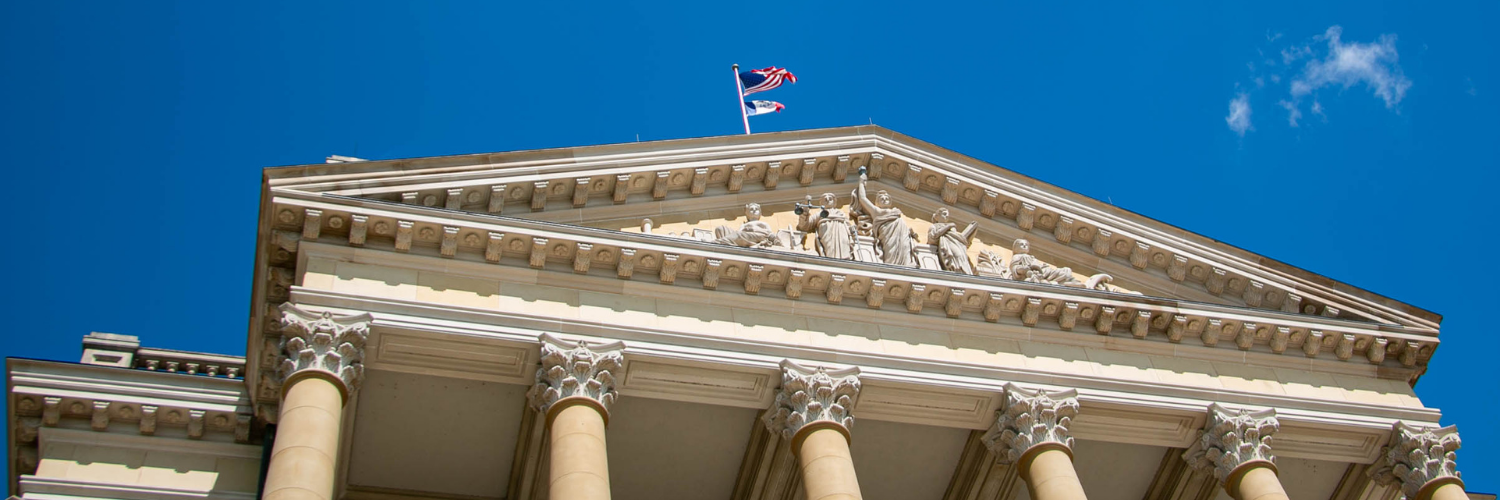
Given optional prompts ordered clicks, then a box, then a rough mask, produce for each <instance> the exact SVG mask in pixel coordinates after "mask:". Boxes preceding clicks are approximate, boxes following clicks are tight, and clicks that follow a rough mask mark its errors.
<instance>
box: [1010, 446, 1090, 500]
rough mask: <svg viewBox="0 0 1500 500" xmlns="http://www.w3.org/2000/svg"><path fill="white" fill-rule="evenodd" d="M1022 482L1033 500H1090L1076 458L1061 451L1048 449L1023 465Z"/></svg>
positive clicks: (1021, 463) (1022, 461) (1021, 465)
mask: <svg viewBox="0 0 1500 500" xmlns="http://www.w3.org/2000/svg"><path fill="white" fill-rule="evenodd" d="M1020 467H1021V469H1020V474H1021V479H1022V480H1023V481H1026V490H1027V492H1029V493H1030V494H1031V498H1032V499H1034V500H1087V496H1086V495H1084V493H1083V483H1082V482H1080V481H1079V480H1078V471H1076V470H1074V469H1073V459H1072V458H1069V457H1068V454H1067V453H1064V452H1063V451H1062V450H1059V449H1046V450H1042V451H1040V452H1037V453H1036V455H1035V456H1034V457H1032V458H1031V459H1030V461H1027V460H1026V459H1024V458H1023V459H1022V460H1021V462H1020Z"/></svg>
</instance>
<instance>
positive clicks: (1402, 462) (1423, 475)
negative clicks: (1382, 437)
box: [1370, 422, 1463, 500]
mask: <svg viewBox="0 0 1500 500" xmlns="http://www.w3.org/2000/svg"><path fill="white" fill-rule="evenodd" d="M1392 431H1393V432H1392V436H1391V444H1390V446H1386V447H1385V450H1384V452H1383V453H1381V456H1380V459H1379V460H1377V461H1376V462H1375V465H1374V466H1373V467H1371V468H1370V477H1371V478H1372V479H1374V480H1375V482H1377V483H1380V484H1383V485H1386V484H1391V483H1394V482H1400V483H1401V492H1402V493H1405V494H1406V498H1408V499H1411V500H1417V499H1421V498H1427V497H1424V496H1423V495H1422V494H1426V495H1431V492H1432V491H1433V490H1435V489H1437V487H1438V486H1442V485H1444V484H1449V483H1453V484H1458V485H1459V486H1463V480H1461V479H1459V474H1458V469H1457V465H1456V464H1455V462H1454V458H1455V455H1454V453H1453V452H1454V451H1456V450H1458V447H1459V445H1460V444H1462V443H1461V442H1459V439H1458V427H1457V426H1452V425H1450V426H1447V427H1443V428H1441V429H1439V428H1434V427H1416V426H1412V425H1408V424H1407V423H1406V422H1396V425H1395V428H1394V429H1393V430H1392Z"/></svg>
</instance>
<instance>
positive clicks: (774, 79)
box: [740, 66, 797, 95]
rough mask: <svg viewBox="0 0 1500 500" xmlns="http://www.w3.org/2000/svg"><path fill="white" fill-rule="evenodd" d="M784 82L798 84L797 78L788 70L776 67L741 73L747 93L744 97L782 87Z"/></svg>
mask: <svg viewBox="0 0 1500 500" xmlns="http://www.w3.org/2000/svg"><path fill="white" fill-rule="evenodd" d="M783 81H789V82H792V83H797V77H796V76H795V75H793V74H792V73H791V72H790V71H787V70H786V68H778V67H775V66H771V67H769V68H766V69H753V70H750V71H742V72H740V83H743V84H744V85H745V93H744V94H743V95H750V94H754V93H756V92H765V91H767V90H771V89H774V88H776V87H780V86H781V83H782V82H783Z"/></svg>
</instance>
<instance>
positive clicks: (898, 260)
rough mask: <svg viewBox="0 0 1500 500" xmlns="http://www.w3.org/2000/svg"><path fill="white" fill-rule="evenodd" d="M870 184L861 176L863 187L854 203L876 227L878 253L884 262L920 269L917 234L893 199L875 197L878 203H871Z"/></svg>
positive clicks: (857, 190)
mask: <svg viewBox="0 0 1500 500" xmlns="http://www.w3.org/2000/svg"><path fill="white" fill-rule="evenodd" d="M868 182H869V179H867V178H866V176H865V174H863V173H861V174H860V175H859V187H857V188H855V190H854V200H855V201H856V202H858V203H859V207H860V210H861V211H863V212H864V213H866V214H868V215H869V216H870V223H871V225H872V226H874V229H873V231H871V232H872V233H874V236H875V249H876V250H877V251H879V253H880V261H881V262H884V263H886V264H892V265H897V266H905V267H916V266H917V257H916V245H915V244H914V243H915V242H916V238H917V233H915V232H912V230H911V227H910V226H907V225H906V220H905V219H902V218H901V209H899V208H896V207H895V206H893V205H892V204H891V195H890V194H889V193H886V192H885V191H880V192H877V193H875V198H876V201H873V202H872V201H870V197H869V195H868V193H866V190H865V184H867V183H868Z"/></svg>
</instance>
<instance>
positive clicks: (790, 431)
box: [763, 360, 860, 449]
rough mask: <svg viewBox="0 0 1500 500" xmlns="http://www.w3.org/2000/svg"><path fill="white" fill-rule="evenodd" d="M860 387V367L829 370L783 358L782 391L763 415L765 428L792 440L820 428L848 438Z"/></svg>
mask: <svg viewBox="0 0 1500 500" xmlns="http://www.w3.org/2000/svg"><path fill="white" fill-rule="evenodd" d="M859 387H860V385H859V367H849V368H841V369H836V370H829V369H826V368H824V367H821V366H819V367H817V368H808V367H805V366H802V365H799V364H797V363H795V362H793V361H791V360H783V361H782V362H781V390H779V391H777V392H776V401H775V402H774V403H773V404H772V406H771V410H770V411H767V412H766V414H765V416H764V417H763V420H764V422H765V424H766V428H767V429H769V430H770V431H771V432H775V433H779V434H781V436H782V437H783V438H786V439H791V440H793V441H794V442H795V441H798V440H799V438H800V437H803V436H805V435H806V433H807V432H810V431H812V430H816V429H820V428H832V429H834V430H837V431H838V432H839V433H841V434H843V435H844V437H845V438H846V439H847V438H848V437H849V428H850V427H852V426H853V425H854V417H853V416H852V415H851V414H850V412H851V411H853V409H854V404H855V402H856V400H858V399H859ZM793 449H796V448H795V447H794V448H793Z"/></svg>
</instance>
